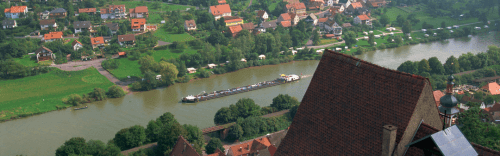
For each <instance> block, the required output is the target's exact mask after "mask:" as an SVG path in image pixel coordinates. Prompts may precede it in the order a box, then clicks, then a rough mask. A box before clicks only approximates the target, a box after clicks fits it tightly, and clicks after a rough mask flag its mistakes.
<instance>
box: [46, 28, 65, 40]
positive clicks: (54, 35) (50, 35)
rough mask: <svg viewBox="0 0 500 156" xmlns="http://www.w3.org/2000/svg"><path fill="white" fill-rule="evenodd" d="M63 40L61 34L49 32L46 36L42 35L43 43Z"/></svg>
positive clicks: (59, 32) (60, 32)
mask: <svg viewBox="0 0 500 156" xmlns="http://www.w3.org/2000/svg"><path fill="white" fill-rule="evenodd" d="M58 39H63V32H62V31H57V32H49V33H48V34H45V35H43V40H44V41H45V42H52V41H54V40H58Z"/></svg>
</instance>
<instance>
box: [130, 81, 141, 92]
mask: <svg viewBox="0 0 500 156" xmlns="http://www.w3.org/2000/svg"><path fill="white" fill-rule="evenodd" d="M141 89H142V85H141V83H140V82H137V81H135V82H134V83H132V90H136V91H137V90H141Z"/></svg>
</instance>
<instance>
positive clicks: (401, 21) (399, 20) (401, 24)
mask: <svg viewBox="0 0 500 156" xmlns="http://www.w3.org/2000/svg"><path fill="white" fill-rule="evenodd" d="M405 21H406V19H405V18H404V17H403V15H398V17H396V22H397V23H398V26H403V24H404V23H405Z"/></svg>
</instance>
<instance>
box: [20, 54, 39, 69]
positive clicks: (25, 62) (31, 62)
mask: <svg viewBox="0 0 500 156" xmlns="http://www.w3.org/2000/svg"><path fill="white" fill-rule="evenodd" d="M31 56H33V57H35V55H24V56H23V57H21V58H15V59H14V61H16V62H17V63H20V64H22V65H24V66H26V67H35V66H38V63H36V60H32V59H31Z"/></svg>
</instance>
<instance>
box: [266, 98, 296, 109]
mask: <svg viewBox="0 0 500 156" xmlns="http://www.w3.org/2000/svg"><path fill="white" fill-rule="evenodd" d="M295 105H299V101H298V100H297V98H295V97H292V96H290V95H288V94H285V95H283V94H279V95H278V96H276V97H275V98H273V103H271V107H274V108H276V109H278V111H281V110H285V109H290V108H292V107H293V106H295Z"/></svg>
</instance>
